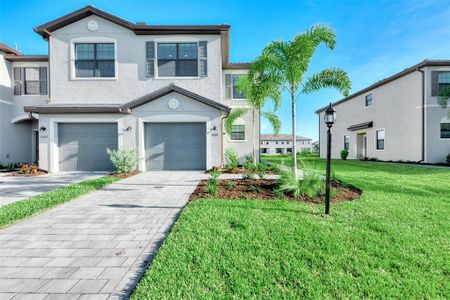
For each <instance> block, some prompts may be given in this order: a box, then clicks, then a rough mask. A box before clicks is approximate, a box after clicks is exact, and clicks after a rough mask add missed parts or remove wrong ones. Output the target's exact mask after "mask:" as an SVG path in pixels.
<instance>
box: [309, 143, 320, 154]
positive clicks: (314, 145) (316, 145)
mask: <svg viewBox="0 0 450 300" xmlns="http://www.w3.org/2000/svg"><path fill="white" fill-rule="evenodd" d="M311 146H312V152H314V153H319V151H320V145H319V141H315V142H312V143H311Z"/></svg>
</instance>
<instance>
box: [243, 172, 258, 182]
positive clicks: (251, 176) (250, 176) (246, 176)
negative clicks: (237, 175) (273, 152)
mask: <svg viewBox="0 0 450 300" xmlns="http://www.w3.org/2000/svg"><path fill="white" fill-rule="evenodd" d="M242 179H244V180H252V179H255V174H253V173H250V172H248V173H244V174H242Z"/></svg>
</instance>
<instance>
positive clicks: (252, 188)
mask: <svg viewBox="0 0 450 300" xmlns="http://www.w3.org/2000/svg"><path fill="white" fill-rule="evenodd" d="M247 192H255V193H261V187H259V186H257V185H254V184H251V185H249V186H248V188H247Z"/></svg>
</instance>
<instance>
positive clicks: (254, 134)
mask: <svg viewBox="0 0 450 300" xmlns="http://www.w3.org/2000/svg"><path fill="white" fill-rule="evenodd" d="M255 125H256V124H255V108H253V163H254V164H256V145H255V142H256V126H255ZM258 146H259V145H258Z"/></svg>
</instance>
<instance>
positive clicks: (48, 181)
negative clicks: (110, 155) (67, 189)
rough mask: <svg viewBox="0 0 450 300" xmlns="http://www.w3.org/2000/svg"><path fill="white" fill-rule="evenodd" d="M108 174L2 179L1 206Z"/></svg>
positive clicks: (64, 174) (90, 173)
mask: <svg viewBox="0 0 450 300" xmlns="http://www.w3.org/2000/svg"><path fill="white" fill-rule="evenodd" d="M106 174H108V173H107V172H60V173H55V174H47V175H40V176H30V177H9V176H1V177H0V206H3V205H6V204H10V203H13V202H16V201H20V200H24V199H26V198H28V197H31V196H34V195H37V194H40V193H44V192H48V191H51V190H54V189H56V188H59V187H62V186H65V185H69V184H72V183H77V182H80V181H84V180H88V179H94V178H98V177H101V176H104V175H106Z"/></svg>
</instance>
